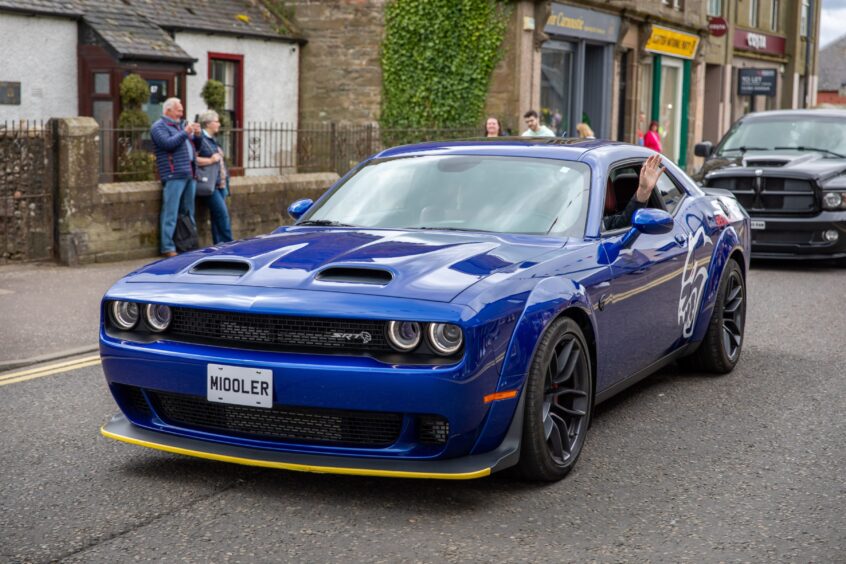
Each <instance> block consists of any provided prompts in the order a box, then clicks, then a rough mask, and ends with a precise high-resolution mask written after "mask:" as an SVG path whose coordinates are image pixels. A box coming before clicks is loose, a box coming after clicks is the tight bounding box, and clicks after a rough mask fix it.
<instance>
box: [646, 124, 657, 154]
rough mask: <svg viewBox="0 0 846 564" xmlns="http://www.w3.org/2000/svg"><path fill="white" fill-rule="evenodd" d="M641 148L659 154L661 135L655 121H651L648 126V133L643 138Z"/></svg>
mask: <svg viewBox="0 0 846 564" xmlns="http://www.w3.org/2000/svg"><path fill="white" fill-rule="evenodd" d="M643 146H644V147H648V148H650V149H652V150H653V151H658V152H659V153H660V152H661V135H660V134H659V133H658V122H657V121H655V120H652V122H651V123H650V124H649V131H647V132H646V134H645V135H644V136H643Z"/></svg>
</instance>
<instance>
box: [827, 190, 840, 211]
mask: <svg viewBox="0 0 846 564" xmlns="http://www.w3.org/2000/svg"><path fill="white" fill-rule="evenodd" d="M823 207H824V208H825V209H827V210H839V209H846V192H826V193H825V194H823Z"/></svg>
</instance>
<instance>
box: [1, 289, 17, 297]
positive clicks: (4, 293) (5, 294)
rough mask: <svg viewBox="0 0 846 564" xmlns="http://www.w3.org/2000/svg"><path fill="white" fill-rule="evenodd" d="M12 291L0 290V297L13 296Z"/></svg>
mask: <svg viewBox="0 0 846 564" xmlns="http://www.w3.org/2000/svg"><path fill="white" fill-rule="evenodd" d="M14 293H15V292H14V290H4V289H3V288H0V296H8V295H9V294H14Z"/></svg>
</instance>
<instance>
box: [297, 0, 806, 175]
mask: <svg viewBox="0 0 846 564" xmlns="http://www.w3.org/2000/svg"><path fill="white" fill-rule="evenodd" d="M287 4H288V5H289V6H290V7H291V9H292V10H293V12H294V18H295V21H296V22H297V25H298V26H299V28H300V30H301V31H302V33H303V34H304V35H305V36H306V37H308V39H309V42H308V44H307V45H305V46H304V47H303V49H302V54H301V56H302V72H301V82H300V118H301V119H302V120H303V121H312V120H318V121H320V120H325V121H350V122H353V123H369V122H377V121H378V119H379V111H380V107H381V95H382V85H381V75H380V70H379V46H380V42H381V38H382V37H383V35H384V8H385V4H386V0H356V1H352V0H324V1H321V2H315V1H313V0H290V1H289V2H288V3H287ZM511 6H512V11H511V14H510V19H509V22H508V29H507V32H506V37H505V40H504V42H503V46H502V59H501V61H500V63H499V64H498V66H497V68H496V69H495V71H494V73H493V76H492V80H491V85H490V91H489V95H488V100H487V108H486V109H487V111H488V112H489V113H490V114H491V115H495V116H497V117H499V118H500V119H501V121H503V123H505V124H506V126H508V127H510V128H511V130H512V132H516V133H519V131H521V130H522V114H523V113H524V112H525V111H526V110H528V109H529V108H535V109H537V110H538V111H539V112H540V113H541V114H542V118H543V120H544V121H545V122H546V123H547V124H548V125H550V126H551V127H552V128H553V129H555V131H556V132H557V133H558V134H559V135H574V134H575V125H576V124H577V123H578V122H580V121H588V122H589V123H590V125H591V127H592V128H593V130H594V131H595V133H596V134H597V136H600V137H604V138H610V139H618V140H624V141H630V142H637V140H638V136H639V133H640V134H642V132H643V131H644V129H645V128H646V127H647V125H648V122H649V121H651V120H653V119H654V120H656V121H658V122H659V124H660V128H661V133H662V135H663V137H664V152H665V153H666V154H667V155H668V156H670V157H671V158H673V159H675V160H677V161H678V162H679V163H680V164H681V165H682V166H686V167H687V168H689V169H690V168H692V167H693V166H694V165H695V164H696V163H694V162H693V145H694V144H695V142H697V141H699V140H701V139H703V138H708V139H711V140H717V139H718V138H719V137H720V136H721V135H722V134H723V133H725V131H726V130H727V129H728V127H729V126H730V125H731V123H732V122H733V121H734V120H735V119H737V118H738V117H739V116H741V115H743V114H744V113H747V112H749V111H754V110H763V109H768V108H795V107H805V106H810V105H813V104H814V92H815V84H816V67H817V61H816V59H817V57H816V47H817V44H818V29H819V14H820V2H819V1H812V0H569V1H561V2H550V1H548V0H534V1H533V0H520V1H516V2H512V3H511ZM806 46H810V49H808V50H807V52H808V55H809V56H808V57H807V59H806ZM806 64H808V65H809V66H808V68H809V71H810V72H807V71H806ZM751 84H754V85H755V86H754V88H757V90H756V92H758V94H756V95H754V96H753V95H750V94H748V93H744V94H740V92H741V91H742V92H748V90H741V85H742V86H743V88H744V89H748V88H751V86H750V85H751Z"/></svg>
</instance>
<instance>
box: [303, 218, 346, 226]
mask: <svg viewBox="0 0 846 564" xmlns="http://www.w3.org/2000/svg"><path fill="white" fill-rule="evenodd" d="M297 225H328V226H332V227H357V226H356V225H350V224H348V223H341V222H340V221H335V220H334V219H308V220H306V221H301V222H299V223H297Z"/></svg>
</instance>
